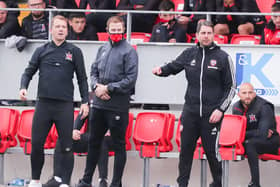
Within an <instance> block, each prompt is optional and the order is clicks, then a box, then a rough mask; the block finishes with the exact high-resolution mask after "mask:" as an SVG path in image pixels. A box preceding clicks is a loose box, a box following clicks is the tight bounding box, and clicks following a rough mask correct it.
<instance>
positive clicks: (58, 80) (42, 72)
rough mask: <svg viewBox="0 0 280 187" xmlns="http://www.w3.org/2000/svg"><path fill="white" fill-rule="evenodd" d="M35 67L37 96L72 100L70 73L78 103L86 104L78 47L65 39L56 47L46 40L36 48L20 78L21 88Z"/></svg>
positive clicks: (84, 77)
mask: <svg viewBox="0 0 280 187" xmlns="http://www.w3.org/2000/svg"><path fill="white" fill-rule="evenodd" d="M37 70H39V84H38V98H49V99H57V100H64V101H73V92H74V85H73V76H74V72H75V73H76V75H77V80H78V84H79V89H80V94H81V97H82V103H88V83H87V76H86V71H85V65H84V58H83V54H82V51H81V50H80V48H78V47H76V46H75V45H73V44H70V43H67V42H66V41H65V42H64V43H63V44H61V45H60V46H56V45H55V43H54V42H53V41H52V42H48V43H46V44H44V45H43V46H41V47H38V48H37V49H36V51H35V52H34V54H33V55H32V58H31V60H30V62H29V65H28V67H27V68H26V69H25V71H24V73H23V75H22V77H21V84H20V88H21V89H27V88H28V85H29V82H30V80H31V79H32V77H33V75H34V74H35V73H36V72H37Z"/></svg>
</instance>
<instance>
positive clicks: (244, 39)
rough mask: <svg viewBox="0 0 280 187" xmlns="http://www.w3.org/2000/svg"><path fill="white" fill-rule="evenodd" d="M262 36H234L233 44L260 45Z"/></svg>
mask: <svg viewBox="0 0 280 187" xmlns="http://www.w3.org/2000/svg"><path fill="white" fill-rule="evenodd" d="M260 41H261V36H260V35H240V34H234V35H233V36H232V38H231V42H230V43H231V44H243V45H254V44H260Z"/></svg>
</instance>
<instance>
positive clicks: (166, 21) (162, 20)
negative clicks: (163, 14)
mask: <svg viewBox="0 0 280 187" xmlns="http://www.w3.org/2000/svg"><path fill="white" fill-rule="evenodd" d="M159 22H160V23H168V22H169V20H167V19H162V18H160V19H159Z"/></svg>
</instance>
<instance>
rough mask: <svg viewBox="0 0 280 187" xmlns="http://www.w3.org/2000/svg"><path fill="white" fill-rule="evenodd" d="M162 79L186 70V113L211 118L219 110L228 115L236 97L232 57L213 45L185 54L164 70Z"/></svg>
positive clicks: (187, 51)
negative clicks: (227, 112)
mask: <svg viewBox="0 0 280 187" xmlns="http://www.w3.org/2000/svg"><path fill="white" fill-rule="evenodd" d="M161 70H162V73H161V75H160V76H168V75H170V74H173V75H175V74H177V73H179V72H180V71H182V70H185V74H186V79H187V80H188V87H187V92H186V94H185V104H184V110H188V111H190V112H192V113H196V114H199V115H200V116H201V117H203V116H208V115H211V113H212V112H213V111H214V110H215V109H218V110H220V111H222V112H225V111H226V110H227V108H228V106H229V105H230V103H231V101H232V98H233V97H234V95H235V89H236V83H235V69H234V66H233V63H232V60H231V58H230V56H229V55H228V54H227V53H226V52H224V51H223V50H221V49H220V47H218V46H216V45H215V44H214V43H212V44H211V45H210V46H208V47H204V48H202V47H200V46H199V44H197V46H195V47H191V48H188V49H186V50H185V51H183V52H182V53H181V54H180V55H179V56H178V57H177V58H176V59H175V60H174V61H173V62H171V63H168V64H166V65H165V66H163V67H161Z"/></svg>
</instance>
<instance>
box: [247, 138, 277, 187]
mask: <svg viewBox="0 0 280 187" xmlns="http://www.w3.org/2000/svg"><path fill="white" fill-rule="evenodd" d="M244 147H245V152H246V154H247V156H248V164H249V168H250V172H251V181H252V182H253V184H255V185H256V186H260V172H259V158H258V155H259V154H264V153H269V154H277V152H278V147H279V136H278V135H273V136H272V137H271V138H270V139H262V138H250V139H247V140H245V142H244Z"/></svg>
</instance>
